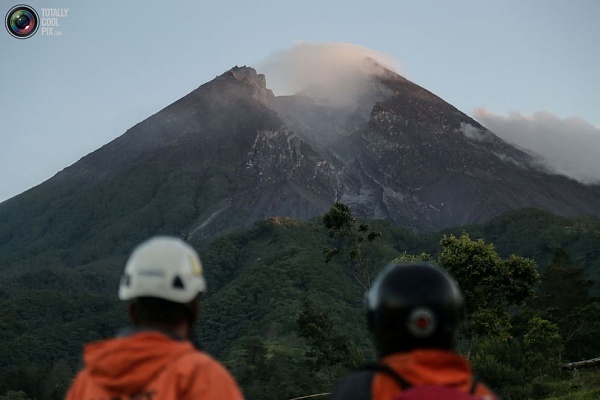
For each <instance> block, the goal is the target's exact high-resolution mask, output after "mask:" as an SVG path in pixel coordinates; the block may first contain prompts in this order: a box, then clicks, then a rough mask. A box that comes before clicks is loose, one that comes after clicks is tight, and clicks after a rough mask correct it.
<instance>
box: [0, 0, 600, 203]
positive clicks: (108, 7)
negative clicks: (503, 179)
mask: <svg viewBox="0 0 600 400" xmlns="http://www.w3.org/2000/svg"><path fill="white" fill-rule="evenodd" d="M23 3H25V4H26V5H29V6H31V7H32V8H34V9H35V10H36V11H37V13H38V14H39V16H40V18H41V20H40V21H39V22H40V28H39V29H38V31H37V32H36V33H35V34H34V35H33V36H31V37H30V38H28V39H16V38H14V37H12V36H11V35H10V34H9V33H8V31H7V29H6V28H4V27H0V50H1V53H2V55H1V56H0V202H1V201H4V200H6V199H8V198H11V197H13V196H15V195H17V194H19V193H21V192H23V191H25V190H27V189H29V188H31V187H33V186H35V185H38V184H40V183H41V182H43V181H45V180H47V179H49V178H50V177H52V176H53V175H54V174H56V173H57V172H59V171H60V170H62V169H63V168H65V167H67V166H69V165H71V164H73V163H74V162H76V161H77V160H79V159H80V158H81V157H83V156H85V155H86V154H88V153H90V152H92V151H94V150H96V149H97V148H99V147H101V146H103V145H104V144H106V143H108V142H110V141H111V140H113V139H114V138H116V137H118V136H120V135H122V134H123V133H125V131H126V130H127V129H128V128H130V127H132V126H133V125H135V124H136V123H138V122H140V121H142V120H144V119H145V118H147V117H148V116H150V115H152V114H154V113H156V112H158V111H160V110H161V109H162V108H164V107H166V106H167V105H169V104H171V103H172V102H174V101H176V100H177V99H179V98H181V97H182V96H184V95H186V94H187V93H189V92H191V91H192V90H194V89H196V88H197V87H198V86H200V85H202V84H203V83H206V82H207V81H209V80H211V79H213V78H214V77H215V76H217V75H220V74H222V73H223V72H225V71H226V70H228V69H230V68H231V67H233V66H235V65H240V66H241V65H248V66H253V67H255V68H257V69H258V70H259V72H261V70H260V68H261V67H265V65H268V63H269V60H272V58H273V57H274V56H277V54H281V52H285V51H287V50H286V49H290V48H294V46H298V44H299V43H300V44H301V43H316V44H318V43H324V44H335V43H342V44H344V46H346V45H351V46H355V47H356V48H361V49H369V51H372V52H375V53H377V54H381V55H383V56H384V57H385V58H386V60H391V61H390V62H391V63H393V64H394V67H395V69H396V70H397V71H398V72H399V73H400V74H401V75H403V76H404V77H406V78H407V79H410V80H411V81H413V82H415V83H417V84H419V85H421V86H423V87H424V88H426V89H428V90H429V91H431V92H433V93H435V94H436V95H438V96H440V97H441V98H443V99H444V100H446V101H447V102H449V103H451V104H452V105H454V106H455V107H457V108H458V109H460V110H461V111H463V112H464V113H466V114H468V115H470V116H472V117H474V118H475V119H476V120H478V121H479V122H480V123H482V124H483V125H484V126H486V127H487V128H489V129H491V130H492V131H494V132H495V133H497V134H498V135H499V136H501V137H503V138H505V139H506V140H509V141H511V142H513V143H515V144H517V145H519V146H521V147H523V148H527V149H530V150H531V151H533V152H535V153H537V154H540V156H541V157H544V158H545V160H546V161H547V162H548V164H549V165H551V166H552V167H553V168H554V169H555V170H556V171H557V172H559V173H563V174H565V175H567V176H571V177H572V178H574V179H578V180H580V181H582V182H585V183H598V182H600V161H597V160H600V79H599V77H598V73H599V71H600V45H598V43H599V40H600V24H599V23H598V16H600V1H597V0H568V1H567V0H527V1H523V0H503V1H494V0H456V1H447V0H435V1H434V0H411V1H404V0H389V1H383V0H370V1H360V2H359V1H347V0H344V1H338V0H328V1H323V0H320V1H312V0H302V1H299V0H287V1H277V0H271V1H262V0H255V1H251V2H249V1H241V0H236V1H232V0H189V1H183V0H172V1H156V0H144V1H141V0H128V1H125V2H123V1H114V0H106V1H102V2H97V1H87V0H19V1H12V0H11V1H7V0H0V14H1V15H2V16H5V15H7V13H8V12H9V10H10V9H11V8H12V7H14V6H16V5H19V4H23ZM49 9H52V10H49ZM63 9H68V11H65V10H63ZM44 18H55V19H44ZM5 19H6V18H5ZM56 23H58V24H59V26H50V25H51V24H56ZM50 28H52V31H51V32H50ZM44 29H45V30H44ZM49 33H52V34H53V35H49ZM58 33H60V35H59V34H58ZM267 86H269V76H268V75H267ZM278 91H279V92H278ZM275 94H290V93H283V89H277V90H275Z"/></svg>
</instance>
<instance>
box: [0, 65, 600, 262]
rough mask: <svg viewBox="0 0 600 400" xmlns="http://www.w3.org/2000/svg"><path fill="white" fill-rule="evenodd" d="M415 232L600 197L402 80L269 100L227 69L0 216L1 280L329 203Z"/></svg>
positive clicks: (249, 75)
mask: <svg viewBox="0 0 600 400" xmlns="http://www.w3.org/2000/svg"><path fill="white" fill-rule="evenodd" d="M335 201H343V202H346V203H348V204H349V205H350V206H351V207H352V208H353V210H354V211H355V212H356V214H357V215H359V216H361V217H366V218H386V219H391V220H393V221H395V222H397V223H399V224H401V225H403V226H405V227H409V228H411V229H413V230H421V231H427V230H435V229H439V228H445V227H449V226H454V225H461V224H470V223H474V222H481V221H485V220H487V219H489V218H491V217H493V216H495V215H498V214H500V213H503V212H505V211H508V210H512V209H517V208H522V207H538V208H544V209H546V210H548V211H550V212H553V213H556V214H560V215H573V214H593V215H599V214H600V190H598V187H590V186H583V185H581V184H579V183H577V182H575V181H572V180H569V179H567V178H564V177H560V176H556V175H551V174H548V173H546V172H544V171H541V170H539V169H537V168H536V167H535V163H534V160H533V159H532V158H531V157H530V156H529V155H527V154H526V153H524V152H522V151H520V150H518V149H516V148H514V147H512V146H510V145H509V144H507V143H505V142H504V141H502V140H500V139H499V138H498V137H496V136H495V135H494V134H493V133H491V132H489V131H487V130H486V129H485V128H483V127H482V126H480V125H479V124H478V123H477V122H475V121H474V120H472V119H471V118H469V117H468V116H466V115H465V114H463V113H461V112H460V111H458V110H457V109H455V108H454V107H453V106H451V105H450V104H448V103H446V102H444V101H443V100H442V99H440V98H438V97H437V96H435V95H433V94H432V93H430V92H428V91H426V90H425V89H423V88H421V87H419V86H417V85H415V84H413V83H411V82H410V81H408V80H406V79H404V78H402V77H400V76H399V75H397V74H395V73H393V72H391V71H388V70H385V69H383V68H379V72H378V73H377V74H376V75H369V74H365V73H363V72H356V73H350V74H344V75H341V76H340V77H339V79H338V82H337V83H336V84H334V85H333V86H326V85H320V86H319V85H315V86H312V87H308V88H307V89H305V90H304V91H302V92H301V93H299V94H298V95H294V96H284V97H275V96H274V95H273V93H272V92H271V91H270V90H268V89H267V86H266V82H265V77H264V76H263V75H259V74H257V73H256V71H255V70H253V69H252V68H248V67H241V68H238V67H235V68H233V69H231V70H230V71H228V72H226V73H225V74H223V75H221V76H219V77H217V78H215V79H214V80H212V81H211V82H208V83H206V84H204V85H202V86H201V87H199V88H198V89H196V90H195V91H193V92H192V93H190V94H189V95H187V96H185V97H183V98H182V99H180V100H178V101H177V102H175V103H173V104H172V105H170V106H168V107H166V108H165V109H163V110H162V111H160V112H158V113H157V114H155V115H153V116H151V117H149V118H148V119H146V120H145V121H142V122H141V123H139V124H138V125H136V126H134V127H133V128H131V129H130V130H128V131H127V132H126V133H125V134H123V135H122V136H121V137H119V138H117V139H115V140H114V141H112V142H110V143H108V144H107V145H105V146H104V147H102V148H100V149H98V150H97V151H95V152H93V153H91V154H89V155H88V156H86V157H84V158H82V159H81V160H80V161H78V162H77V163H75V164H74V165H72V166H71V167H69V168H66V169H65V170H63V171H61V172H60V173H58V174H57V175H56V176H55V177H53V178H52V179H50V180H48V181H47V182H45V183H43V184H41V185H39V186H37V187H35V188H33V189H31V190H29V191H27V192H25V193H23V194H22V195H20V196H17V197H15V198H13V199H10V200H8V201H6V202H4V203H2V204H1V205H0V222H1V225H0V265H2V266H3V267H2V270H3V271H4V272H6V273H9V272H17V271H24V270H28V269H35V268H38V267H40V266H48V265H53V264H57V265H77V264H84V263H87V262H91V261H94V260H97V259H102V258H103V257H107V256H108V255H113V254H124V253H127V252H128V251H129V250H130V249H131V247H132V246H133V245H134V244H135V243H137V242H139V241H141V240H143V239H144V238H146V237H148V236H150V235H154V234H160V233H163V234H176V235H181V236H184V237H187V238H188V239H191V240H201V239H202V238H207V237H208V238H210V237H213V236H215V235H220V234H223V233H226V232H228V231H231V230H233V229H236V228H238V227H242V226H247V225H249V224H251V223H252V222H254V221H256V220H259V219H264V218H268V217H272V216H291V217H296V218H300V219H307V218H310V217H314V216H317V215H320V214H322V213H323V212H325V211H326V210H327V209H328V208H329V207H330V206H331V204H332V203H333V202H335Z"/></svg>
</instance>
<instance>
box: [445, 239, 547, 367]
mask: <svg viewBox="0 0 600 400" xmlns="http://www.w3.org/2000/svg"><path fill="white" fill-rule="evenodd" d="M441 244H442V248H443V250H442V254H441V255H440V257H439V264H440V265H441V266H442V267H443V268H444V269H446V271H448V272H449V273H450V274H451V275H452V276H453V277H454V279H456V281H457V282H458V285H459V287H460V288H461V291H462V292H463V296H464V297H465V302H466V315H467V321H466V323H465V328H464V333H465V336H466V340H467V343H468V350H467V355H470V350H471V343H472V341H473V339H474V338H475V337H477V336H493V337H497V338H504V339H508V338H509V337H510V334H509V329H510V327H511V324H510V315H509V314H508V309H509V307H511V306H520V305H522V304H523V303H524V302H525V301H526V300H527V299H528V298H529V297H530V296H531V295H532V294H533V290H534V286H535V285H536V284H537V283H538V281H539V274H538V272H537V267H536V264H535V262H534V261H533V260H531V259H528V258H523V257H519V256H514V255H512V256H510V257H509V258H508V259H506V260H503V259H501V258H500V256H499V255H498V253H496V251H495V249H494V245H493V244H487V243H485V242H484V241H483V239H477V240H472V239H471V238H470V237H469V235H467V234H466V233H463V234H462V235H461V236H460V237H456V236H454V235H450V236H444V237H443V239H442V241H441Z"/></svg>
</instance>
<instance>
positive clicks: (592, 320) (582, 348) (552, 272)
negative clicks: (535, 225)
mask: <svg viewBox="0 0 600 400" xmlns="http://www.w3.org/2000/svg"><path fill="white" fill-rule="evenodd" d="M593 285H594V282H593V281H592V280H590V279H587V278H586V276H585V272H584V270H583V269H582V268H577V267H575V266H573V265H572V263H571V258H570V256H569V254H568V253H567V252H566V251H565V250H563V249H557V250H555V252H554V256H553V259H552V261H551V263H550V265H549V266H548V268H547V269H546V272H545V273H544V275H543V276H542V281H541V284H540V286H539V288H538V293H537V296H536V297H535V298H533V299H532V300H530V301H529V302H528V306H529V307H530V308H531V309H532V310H533V311H534V313H537V314H539V315H540V316H541V317H542V318H544V319H547V320H549V321H551V322H553V323H555V324H556V325H557V326H558V329H559V331H560V334H561V336H562V338H563V340H564V347H565V354H564V357H565V358H567V359H569V360H571V361H575V360H580V359H585V358H591V357H597V355H598V352H600V344H599V343H598V339H597V338H598V335H600V303H599V302H598V297H596V296H593V295H591V294H590V289H591V288H592V287H593Z"/></svg>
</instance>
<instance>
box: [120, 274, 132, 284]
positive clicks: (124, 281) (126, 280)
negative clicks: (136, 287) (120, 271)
mask: <svg viewBox="0 0 600 400" xmlns="http://www.w3.org/2000/svg"><path fill="white" fill-rule="evenodd" d="M121 281H122V284H123V286H131V275H129V274H124V275H123V278H122V279H121Z"/></svg>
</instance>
